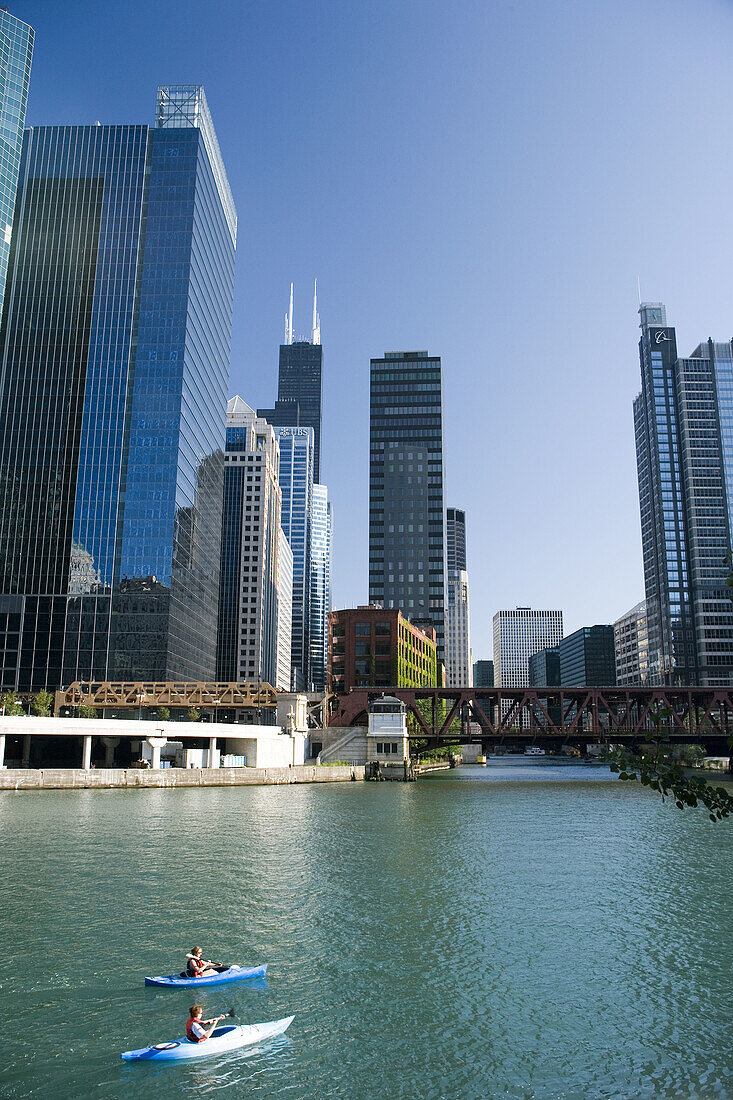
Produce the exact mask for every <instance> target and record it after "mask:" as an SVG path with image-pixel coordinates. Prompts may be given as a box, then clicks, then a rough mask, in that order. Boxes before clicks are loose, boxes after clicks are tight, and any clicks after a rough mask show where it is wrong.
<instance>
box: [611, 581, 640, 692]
mask: <svg viewBox="0 0 733 1100" xmlns="http://www.w3.org/2000/svg"><path fill="white" fill-rule="evenodd" d="M613 631H614V649H615V653H616V683H617V684H618V685H619V686H622V685H626V684H646V683H647V681H648V679H649V631H648V627H647V615H646V600H642V601H641V603H638V604H636V606H635V607H632V608H631V610H630V611H627V612H626V614H625V615H622V616H621V618H620V619H617V620H616V622H615V623H614V627H613Z"/></svg>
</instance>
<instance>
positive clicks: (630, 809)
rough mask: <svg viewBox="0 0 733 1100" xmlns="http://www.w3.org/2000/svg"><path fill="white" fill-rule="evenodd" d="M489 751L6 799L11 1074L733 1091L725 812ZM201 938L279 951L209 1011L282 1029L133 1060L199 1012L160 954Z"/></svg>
mask: <svg viewBox="0 0 733 1100" xmlns="http://www.w3.org/2000/svg"><path fill="white" fill-rule="evenodd" d="M504 770H505V771H510V770H511V769H504ZM490 771H492V770H491V769H475V770H470V769H469V770H466V771H465V772H462V771H461V770H459V772H458V773H450V775H448V774H444V775H441V776H435V777H431V778H430V779H428V780H424V781H421V782H420V783H418V784H410V785H398V784H343V785H341V784H339V785H328V786H324V787H320V786H318V787H317V786H312V787H307V786H304V787H299V788H277V787H268V788H234V789H225V788H218V789H217V788H214V789H208V790H207V789H200V790H190V791H185V790H176V791H163V790H161V791H140V792H126V791H125V792H115V791H111V792H95V791H81V792H59V793H58V794H55V793H51V792H46V793H44V794H43V795H40V796H39V795H37V794H35V793H29V794H17V795H16V794H13V795H7V796H4V797H3V798H2V799H0V839H1V840H2V841H3V850H4V851H5V852H8V851H10V852H12V853H13V856H14V858H13V859H12V860H7V859H6V860H5V861H4V862H3V864H2V866H1V867H0V888H1V889H2V896H3V929H4V932H5V936H4V940H5V944H6V945H9V950H10V959H9V965H7V967H6V974H5V976H4V977H3V988H2V995H3V1001H4V1006H5V1018H6V1019H12V1020H13V1021H14V1024H13V1028H12V1031H11V1033H10V1035H9V1036H8V1038H7V1040H6V1043H5V1047H6V1049H5V1052H4V1053H5V1057H4V1072H3V1076H2V1083H1V1084H0V1096H3V1097H4V1096H6V1095H7V1096H8V1097H13V1098H16V1097H24V1096H49V1095H56V1096H57V1097H59V1098H64V1097H67V1096H68V1097H76V1096H86V1095H95V1096H99V1097H101V1098H104V1097H120V1096H128V1095H135V1096H141V1097H145V1096H151V1097H152V1096H155V1097H156V1100H157V1098H165V1097H168V1096H171V1097H173V1096H178V1095H179V1094H180V1093H188V1092H190V1093H195V1094H199V1095H202V1096H205V1095H208V1094H213V1093H228V1094H231V1095H233V1096H239V1095H250V1094H254V1095H263V1096H267V1097H274V1096H280V1095H283V1096H287V1097H292V1098H299V1097H317V1098H319V1100H320V1098H330V1097H339V1098H353V1100H362V1098H369V1100H371V1098H372V1097H375V1098H376V1097H385V1098H393V1097H398V1098H402V1097H404V1098H406V1100H407V1098H410V1100H413V1098H416V1097H419V1098H425V1100H441V1098H447V1100H456V1098H459V1097H460V1098H466V1100H473V1098H476V1100H484V1098H489V1100H490V1098H493V1097H509V1098H515V1097H516V1098H522V1100H527V1098H535V1100H551V1098H563V1100H575V1098H578V1100H580V1098H581V1097H582V1098H583V1100H594V1098H597V1100H611V1098H614V1100H616V1098H618V1100H630V1098H632V1097H633V1098H636V1097H664V1098H667V1097H670V1098H672V1097H674V1098H675V1100H677V1098H680V1100H682V1098H690V1100H693V1098H695V1100H705V1098H707V1097H715V1098H723V1100H726V1098H730V1097H731V1096H733V1093H732V1092H731V1090H730V1080H731V1073H730V1071H731V1063H730V1054H729V1043H728V1039H727V1037H728V1036H729V1035H730V1029H731V1024H732V1023H733V1018H732V1013H731V998H730V992H729V991H730V978H731V971H730V963H731V954H730V952H731V948H730V945H731V942H733V936H732V935H731V932H733V928H732V927H731V905H730V901H731V892H732V886H731V866H733V860H732V859H731V856H733V842H732V841H731V830H730V828H728V827H727V826H726V825H725V824H724V825H720V826H712V825H711V824H710V823H709V822H707V821H706V820H705V819H704V817H703V816H702V815H697V814H694V813H688V812H684V813H678V812H677V811H675V810H674V809H673V808H671V807H669V806H663V805H662V804H661V802H660V801H658V800H657V799H656V798H654V797H653V796H650V795H649V793H648V792H646V791H642V790H640V789H636V788H633V787H627V786H625V785H622V784H619V783H617V782H615V781H610V780H609V779H608V777H607V776H604V775H603V774H602V773H600V774H599V773H598V772H595V771H591V773H590V774H589V772H588V770H585V771H583V770H582V769H578V771H580V774H579V775H571V774H568V773H570V772H575V771H576V769H567V771H566V774H565V775H564V776H560V775H557V771H559V769H557V770H555V769H536V772H535V774H537V773H539V774H540V775H541V778H536V779H535V778H533V777H532V776H531V775H530V777H527V776H524V775H519V776H517V775H514V776H510V777H502V776H501V775H497V774H496V772H499V771H500V769H496V770H494V774H493V775H490V776H489V775H487V772H490ZM517 771H520V772H523V771H524V769H517ZM550 771H555V772H556V774H554V775H550V774H547V773H548V772H550ZM193 826H195V828H196V831H197V838H198V839H197V844H199V846H200V852H199V853H198V856H197V857H196V859H195V861H194V860H192V858H191V856H190V853H189V847H190V845H189V844H188V842H187V841H186V837H187V836H188V835H189V834H190V830H191V828H192V827H193ZM193 942H202V943H203V944H204V945H205V946H204V949H205V950H206V951H208V950H212V951H214V952H215V953H219V952H220V951H221V952H222V954H226V955H230V956H231V958H233V959H239V960H241V961H242V962H268V963H269V964H270V965H269V970H268V979H269V980H268V982H267V983H266V984H264V986H263V985H262V984H260V985H259V987H256V986H255V984H254V983H241V985H240V984H238V985H235V986H229V987H222V988H221V989H219V990H218V991H217V990H208V991H206V992H205V993H204V994H202V995H201V996H200V1000H201V1001H202V1002H203V1003H204V1008H205V1014H213V1013H214V1012H215V1011H217V1010H219V1009H220V1008H222V1007H223V1008H228V1007H229V1006H230V1005H233V1006H234V1007H235V1009H236V1011H237V1013H238V1016H239V1018H240V1019H241V1020H243V1021H253V1020H267V1019H276V1018H279V1017H280V1016H284V1015H289V1014H290V1013H292V1012H295V1013H296V1019H295V1022H294V1024H293V1025H292V1027H291V1029H290V1031H289V1032H288V1035H287V1036H283V1037H282V1038H281V1039H278V1040H275V1041H273V1042H272V1043H269V1044H265V1045H263V1046H261V1047H258V1048H251V1049H249V1050H247V1051H242V1052H232V1053H231V1054H230V1055H227V1056H226V1057H224V1058H220V1059H215V1060H214V1061H213V1062H203V1063H200V1064H196V1065H191V1064H188V1065H181V1066H166V1067H163V1066H154V1065H139V1066H135V1065H124V1064H122V1063H121V1062H120V1061H119V1052H120V1051H121V1050H123V1049H129V1048H131V1047H137V1046H142V1045H144V1044H146V1043H148V1042H154V1041H158V1040H160V1039H164V1038H170V1037H172V1036H176V1035H180V1034H181V1031H182V1025H183V1021H184V1019H185V1015H186V1009H187V1006H188V1004H189V1003H190V1002H191V1000H192V998H191V996H190V992H189V993H187V992H186V991H168V990H155V989H147V988H144V987H143V985H142V976H143V975H144V974H146V973H148V974H150V973H161V972H168V971H171V970H173V969H174V968H175V967H176V966H177V965H178V964H179V960H180V958H181V952H182V950H186V949H188V947H190V946H191V944H192V943H193ZM29 1037H32V1038H29Z"/></svg>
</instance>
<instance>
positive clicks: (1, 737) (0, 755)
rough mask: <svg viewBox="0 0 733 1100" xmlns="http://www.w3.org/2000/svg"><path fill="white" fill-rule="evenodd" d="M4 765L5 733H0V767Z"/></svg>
mask: <svg viewBox="0 0 733 1100" xmlns="http://www.w3.org/2000/svg"><path fill="white" fill-rule="evenodd" d="M4 767H5V734H4V733H0V768H4Z"/></svg>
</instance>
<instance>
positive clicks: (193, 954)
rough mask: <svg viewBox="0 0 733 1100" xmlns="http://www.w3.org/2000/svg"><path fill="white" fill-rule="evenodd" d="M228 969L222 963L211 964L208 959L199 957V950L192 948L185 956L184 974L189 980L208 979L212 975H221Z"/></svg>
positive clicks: (198, 948)
mask: <svg viewBox="0 0 733 1100" xmlns="http://www.w3.org/2000/svg"><path fill="white" fill-rule="evenodd" d="M228 969H229V967H228V966H226V965H225V964H224V963H213V962H211V960H210V959H203V958H202V957H201V948H200V947H192V948H191V950H190V951H189V953H188V954H187V955H186V972H187V974H188V976H189V978H208V977H210V976H211V975H212V974H221V972H222V970H228Z"/></svg>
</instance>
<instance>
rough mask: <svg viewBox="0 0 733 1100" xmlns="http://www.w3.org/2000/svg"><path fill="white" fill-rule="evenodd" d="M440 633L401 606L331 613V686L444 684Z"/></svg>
mask: <svg viewBox="0 0 733 1100" xmlns="http://www.w3.org/2000/svg"><path fill="white" fill-rule="evenodd" d="M436 642H437V635H436V632H435V630H434V629H433V628H432V627H430V626H421V627H418V626H415V625H414V624H413V623H411V622H410V620H409V619H406V618H405V616H404V615H403V614H402V612H401V611H400V610H399V608H385V607H373V606H371V605H370V606H368V607H355V608H345V609H343V610H341V611H331V612H330V613H329V616H328V691H330V692H331V691H332V692H336V693H337V694H339V695H341V694H344V693H345V692H347V691H350V690H351V688H354V687H390V686H391V687H424V686H437V687H442V686H443V666H442V664H439V663H438V655H437V644H436Z"/></svg>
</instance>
